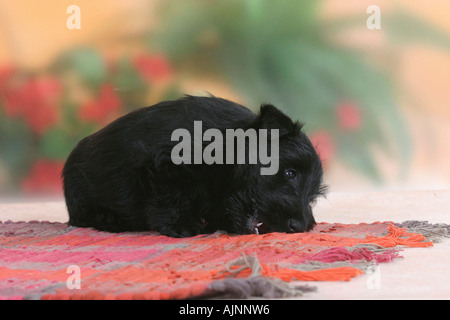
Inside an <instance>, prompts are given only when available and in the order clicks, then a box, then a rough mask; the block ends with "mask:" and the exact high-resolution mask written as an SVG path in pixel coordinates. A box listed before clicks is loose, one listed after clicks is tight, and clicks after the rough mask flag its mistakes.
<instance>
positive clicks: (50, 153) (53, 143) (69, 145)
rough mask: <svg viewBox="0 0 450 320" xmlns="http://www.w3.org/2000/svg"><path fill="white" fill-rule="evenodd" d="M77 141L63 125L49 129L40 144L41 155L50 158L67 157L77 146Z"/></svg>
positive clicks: (39, 151)
mask: <svg viewBox="0 0 450 320" xmlns="http://www.w3.org/2000/svg"><path fill="white" fill-rule="evenodd" d="M76 143H77V141H76V139H74V138H73V137H71V136H69V135H68V134H67V132H66V131H65V130H63V128H61V127H57V128H53V129H50V130H49V131H47V132H46V133H45V134H44V135H43V136H42V137H41V139H40V143H39V145H38V153H39V156H41V157H43V158H48V159H59V160H60V159H65V158H67V156H68V155H69V153H70V152H71V151H72V149H73V148H74V147H75V145H76Z"/></svg>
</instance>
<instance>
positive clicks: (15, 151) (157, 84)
mask: <svg viewBox="0 0 450 320" xmlns="http://www.w3.org/2000/svg"><path fill="white" fill-rule="evenodd" d="M173 72H174V70H173V68H172V66H171V64H170V63H169V61H168V60H167V59H166V58H165V57H164V56H162V55H160V54H155V53H151V52H142V53H141V54H138V55H136V56H123V57H119V58H117V59H110V58H106V57H104V56H102V55H101V54H100V53H99V52H98V51H96V50H94V49H92V48H76V49H73V50H70V51H68V52H65V53H64V54H62V55H61V56H59V57H58V58H57V59H56V60H55V61H53V62H52V63H51V65H50V66H48V67H46V68H44V69H42V70H39V71H38V72H31V71H28V70H22V69H17V68H16V67H15V66H0V88H1V95H0V168H1V169H2V170H1V171H2V172H1V174H0V176H2V177H3V179H4V181H0V191H1V192H2V193H3V194H5V193H7V192H9V193H16V192H17V191H22V192H25V193H27V194H61V191H62V189H61V179H60V174H61V169H62V166H63V164H64V161H65V159H66V158H67V156H68V155H69V153H70V151H71V150H72V149H73V148H74V147H75V145H76V144H77V143H78V141H80V140H81V139H82V138H84V137H86V136H87V135H89V134H91V133H93V132H94V131H96V130H98V129H100V128H101V127H103V126H105V125H106V124H108V123H109V122H110V121H112V120H114V119H115V118H117V117H119V116H121V115H122V114H124V113H127V112H129V111H132V110H134V109H136V108H138V107H142V106H145V105H147V104H148V96H149V95H150V94H153V95H154V96H155V93H156V96H158V99H161V100H163V99H172V98H176V97H178V96H179V95H180V92H179V90H178V86H177V83H176V81H175V77H174V76H173Z"/></svg>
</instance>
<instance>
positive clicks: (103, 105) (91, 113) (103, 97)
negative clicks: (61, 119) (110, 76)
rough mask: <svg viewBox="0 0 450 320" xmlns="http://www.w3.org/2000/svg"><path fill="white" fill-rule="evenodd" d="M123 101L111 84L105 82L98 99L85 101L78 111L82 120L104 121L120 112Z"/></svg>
mask: <svg viewBox="0 0 450 320" xmlns="http://www.w3.org/2000/svg"><path fill="white" fill-rule="evenodd" d="M121 107H122V101H121V100H120V97H119V96H118V94H117V93H116V92H115V91H114V87H113V86H112V85H111V84H104V85H102V87H101V88H100V93H99V96H98V97H97V99H96V100H92V101H88V102H86V103H84V104H83V105H82V106H81V108H80V110H79V113H78V116H79V117H80V119H81V120H84V121H93V122H96V123H99V124H101V123H103V122H104V121H105V120H106V119H107V118H108V116H109V115H110V114H112V113H114V112H118V111H119V110H120V108H121Z"/></svg>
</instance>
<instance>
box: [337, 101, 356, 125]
mask: <svg viewBox="0 0 450 320" xmlns="http://www.w3.org/2000/svg"><path fill="white" fill-rule="evenodd" d="M336 116H337V120H338V125H339V127H340V128H341V129H342V130H343V131H355V130H357V129H359V128H360V127H361V123H362V115H361V109H360V108H359V107H358V106H357V105H356V104H354V103H352V102H348V101H346V102H342V103H341V104H339V105H338V106H337V107H336Z"/></svg>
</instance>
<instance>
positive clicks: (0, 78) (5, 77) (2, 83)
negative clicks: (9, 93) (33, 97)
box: [0, 66, 15, 88]
mask: <svg viewBox="0 0 450 320" xmlns="http://www.w3.org/2000/svg"><path fill="white" fill-rule="evenodd" d="M14 73H15V68H14V67H13V66H1V67H0V88H5V87H6V86H7V84H8V81H9V80H10V79H11V78H12V77H13V75H14Z"/></svg>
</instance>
